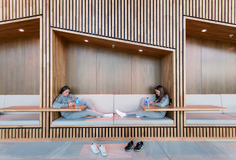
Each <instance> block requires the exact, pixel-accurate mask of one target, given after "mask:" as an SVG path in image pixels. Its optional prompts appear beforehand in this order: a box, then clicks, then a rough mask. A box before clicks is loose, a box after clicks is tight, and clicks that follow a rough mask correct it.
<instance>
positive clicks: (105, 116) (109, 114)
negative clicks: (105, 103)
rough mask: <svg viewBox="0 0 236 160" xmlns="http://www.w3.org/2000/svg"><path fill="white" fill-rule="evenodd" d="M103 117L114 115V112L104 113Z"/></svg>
mask: <svg viewBox="0 0 236 160" xmlns="http://www.w3.org/2000/svg"><path fill="white" fill-rule="evenodd" d="M103 117H113V113H110V114H103Z"/></svg>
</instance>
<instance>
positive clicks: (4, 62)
mask: <svg viewBox="0 0 236 160" xmlns="http://www.w3.org/2000/svg"><path fill="white" fill-rule="evenodd" d="M39 57H40V54H39V37H38V36H36V37H30V38H17V39H14V40H7V41H2V42H1V43H0V66H1V67H0V70H1V71H0V73H1V83H0V88H1V89H0V94H3V95H8V94H10V95H12V94H13V95H14V94H23V95H27V94H37V95H38V94H39V90H40V84H39V81H40V58H39ZM29 66H30V67H29Z"/></svg>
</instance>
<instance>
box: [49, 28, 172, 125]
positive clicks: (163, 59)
mask: <svg viewBox="0 0 236 160" xmlns="http://www.w3.org/2000/svg"><path fill="white" fill-rule="evenodd" d="M51 33H52V45H51V46H52V50H51V51H52V63H51V64H52V67H51V68H52V79H51V83H52V96H51V98H52V99H51V102H52V103H53V101H54V100H55V98H56V96H58V94H59V91H60V89H61V88H62V87H63V86H64V85H68V86H70V87H71V93H72V94H153V93H154V88H155V86H156V85H158V84H162V85H164V86H165V87H166V88H167V90H168V91H169V94H170V97H171V99H173V103H172V106H174V105H175V92H174V91H175V87H174V82H175V80H174V77H175V74H174V68H175V67H174V53H173V51H171V50H168V49H161V48H157V47H149V46H147V45H137V44H135V43H130V42H125V41H119V40H109V39H107V38H102V37H97V36H89V35H85V34H81V33H77V32H69V31H64V30H59V29H52V30H51ZM85 40H86V41H87V42H85ZM140 49H142V52H140V51H139V50H140ZM51 105H52V104H51ZM59 116H60V114H59V112H53V113H52V118H51V122H52V121H53V120H55V119H57V118H58V117H59ZM168 116H169V117H170V118H171V119H173V120H175V113H174V112H169V113H168ZM51 122H50V123H51Z"/></svg>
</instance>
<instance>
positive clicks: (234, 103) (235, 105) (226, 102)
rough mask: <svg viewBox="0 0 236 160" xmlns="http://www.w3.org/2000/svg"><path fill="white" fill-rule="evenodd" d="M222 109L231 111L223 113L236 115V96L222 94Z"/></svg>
mask: <svg viewBox="0 0 236 160" xmlns="http://www.w3.org/2000/svg"><path fill="white" fill-rule="evenodd" d="M221 96H222V107H226V108H228V109H229V110H227V111H223V112H224V113H236V94H222V95H221Z"/></svg>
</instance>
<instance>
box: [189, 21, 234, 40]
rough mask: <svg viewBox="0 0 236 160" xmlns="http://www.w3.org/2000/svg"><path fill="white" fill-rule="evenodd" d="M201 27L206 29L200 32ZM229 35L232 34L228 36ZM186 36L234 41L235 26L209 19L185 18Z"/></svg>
mask: <svg viewBox="0 0 236 160" xmlns="http://www.w3.org/2000/svg"><path fill="white" fill-rule="evenodd" d="M202 29H207V31H206V32H202ZM230 35H233V36H232V37H230ZM186 36H194V37H200V38H205V39H212V40H218V41H223V42H231V43H236V26H233V25H230V24H223V23H217V22H211V21H204V20H196V19H186Z"/></svg>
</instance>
